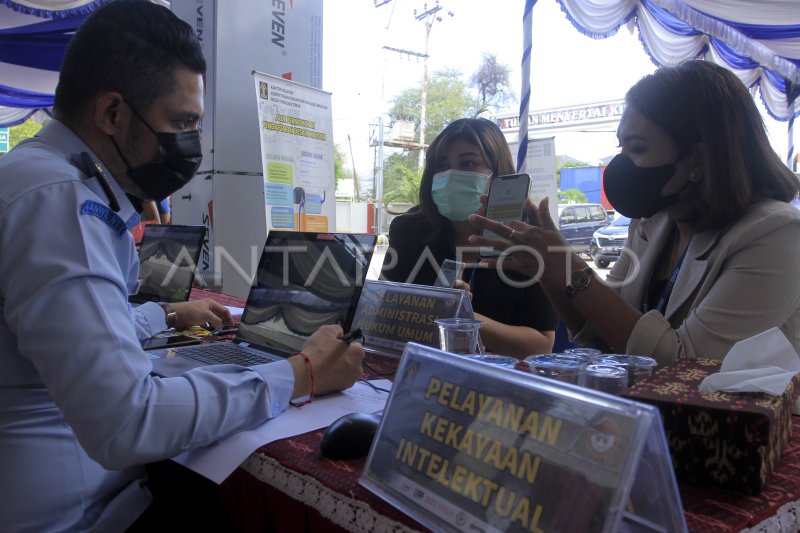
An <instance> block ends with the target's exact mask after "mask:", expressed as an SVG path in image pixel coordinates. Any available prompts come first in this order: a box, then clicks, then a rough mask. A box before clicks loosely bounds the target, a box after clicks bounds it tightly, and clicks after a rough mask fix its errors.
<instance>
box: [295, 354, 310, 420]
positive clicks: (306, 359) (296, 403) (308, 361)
mask: <svg viewBox="0 0 800 533" xmlns="http://www.w3.org/2000/svg"><path fill="white" fill-rule="evenodd" d="M292 355H299V356H301V357H302V358H303V361H305V363H306V366H307V367H308V380H309V381H310V382H311V392H310V393H309V394H308V399H307V400H303V401H302V402H294V401H289V405H291V406H294V407H303V406H304V405H308V404H310V403H311V401H312V400H313V399H314V367H312V366H311V359H309V358H308V356H307V355H306V354H304V353H303V352H294V353H293V354H292Z"/></svg>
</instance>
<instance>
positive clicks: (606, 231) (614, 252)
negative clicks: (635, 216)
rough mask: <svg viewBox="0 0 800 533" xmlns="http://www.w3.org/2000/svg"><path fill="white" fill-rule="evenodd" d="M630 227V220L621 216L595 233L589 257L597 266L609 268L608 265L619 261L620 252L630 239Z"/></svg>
mask: <svg viewBox="0 0 800 533" xmlns="http://www.w3.org/2000/svg"><path fill="white" fill-rule="evenodd" d="M630 225H631V219H630V218H628V217H626V216H622V215H619V216H618V217H617V218H616V219H615V220H614V222H612V223H611V224H609V225H608V226H605V227H603V228H600V229H599V230H597V231H595V232H594V235H592V242H591V244H590V245H589V255H590V256H591V258H592V261H594V264H595V265H597V266H598V267H600V268H608V265H610V264H611V263H612V262H613V261H616V260H617V259H619V253H620V250H621V249H622V246H623V245H624V244H625V239H627V238H628V229H629V227H630Z"/></svg>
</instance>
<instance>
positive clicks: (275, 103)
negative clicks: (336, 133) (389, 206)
mask: <svg viewBox="0 0 800 533" xmlns="http://www.w3.org/2000/svg"><path fill="white" fill-rule="evenodd" d="M253 77H254V79H255V87H256V97H257V101H258V121H259V132H260V140H261V158H262V165H263V172H264V202H265V204H266V216H267V228H268V229H273V228H274V229H282V230H294V231H317V232H326V231H333V229H334V228H335V227H336V219H335V216H336V198H335V195H334V189H335V179H334V170H333V168H334V167H333V125H332V116H331V94H330V93H328V92H325V91H321V90H319V89H315V88H313V87H308V86H306V85H302V84H299V83H295V82H292V81H290V80H285V79H283V78H278V77H275V76H270V75H268V74H263V73H261V72H253Z"/></svg>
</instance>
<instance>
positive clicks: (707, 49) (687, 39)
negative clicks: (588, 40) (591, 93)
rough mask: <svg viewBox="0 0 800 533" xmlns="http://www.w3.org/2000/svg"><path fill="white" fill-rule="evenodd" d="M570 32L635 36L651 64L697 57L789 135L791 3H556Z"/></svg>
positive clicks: (795, 24) (798, 110)
mask: <svg viewBox="0 0 800 533" xmlns="http://www.w3.org/2000/svg"><path fill="white" fill-rule="evenodd" d="M558 2H559V3H560V4H561V9H562V10H563V11H564V12H565V13H566V15H567V17H568V18H569V20H570V21H571V22H572V23H573V25H574V26H575V27H576V28H577V29H578V30H579V31H580V32H582V33H584V34H585V35H588V36H590V37H593V38H595V39H600V38H604V37H609V36H611V35H614V34H615V33H616V32H617V30H619V28H620V26H622V25H623V24H629V25H632V26H635V27H637V28H638V29H639V35H640V39H641V41H642V44H643V45H644V49H645V50H646V51H647V53H648V54H649V55H650V57H651V58H652V60H653V62H655V63H656V64H658V65H677V64H679V63H681V62H683V61H686V60H688V59H692V58H704V59H706V60H710V61H714V62H715V63H717V64H720V65H723V66H725V67H727V68H729V69H730V70H732V71H733V72H735V73H736V75H737V76H738V77H739V78H740V79H741V80H742V81H743V82H744V84H745V85H747V86H748V87H750V89H751V91H752V92H753V93H754V95H755V94H760V97H761V100H762V101H763V103H764V106H765V108H766V109H767V112H768V113H769V114H770V116H772V117H773V118H775V119H776V120H782V121H788V122H789V125H790V128H789V146H790V153H789V159H790V160H791V159H792V157H793V153H794V149H793V138H792V133H793V132H792V128H791V126H792V125H793V121H794V118H795V117H797V115H798V114H800V98H797V87H798V85H800V5H798V1H797V0H759V1H758V2H753V1H750V0H605V1H604V2H597V1H596V0H558Z"/></svg>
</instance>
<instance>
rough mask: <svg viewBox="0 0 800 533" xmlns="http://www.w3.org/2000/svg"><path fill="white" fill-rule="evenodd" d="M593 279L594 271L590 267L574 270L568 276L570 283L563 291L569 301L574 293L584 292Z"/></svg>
mask: <svg viewBox="0 0 800 533" xmlns="http://www.w3.org/2000/svg"><path fill="white" fill-rule="evenodd" d="M593 277H594V270H592V267H588V266H587V267H585V268H581V269H580V270H574V271H573V272H572V275H571V276H570V283H569V285H567V287H566V289H565V290H566V293H567V297H568V298H570V299H571V298H572V297H573V296H575V293H576V292H579V291H582V290H586V288H587V287H589V285H590V284H591V282H592V278H593Z"/></svg>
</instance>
